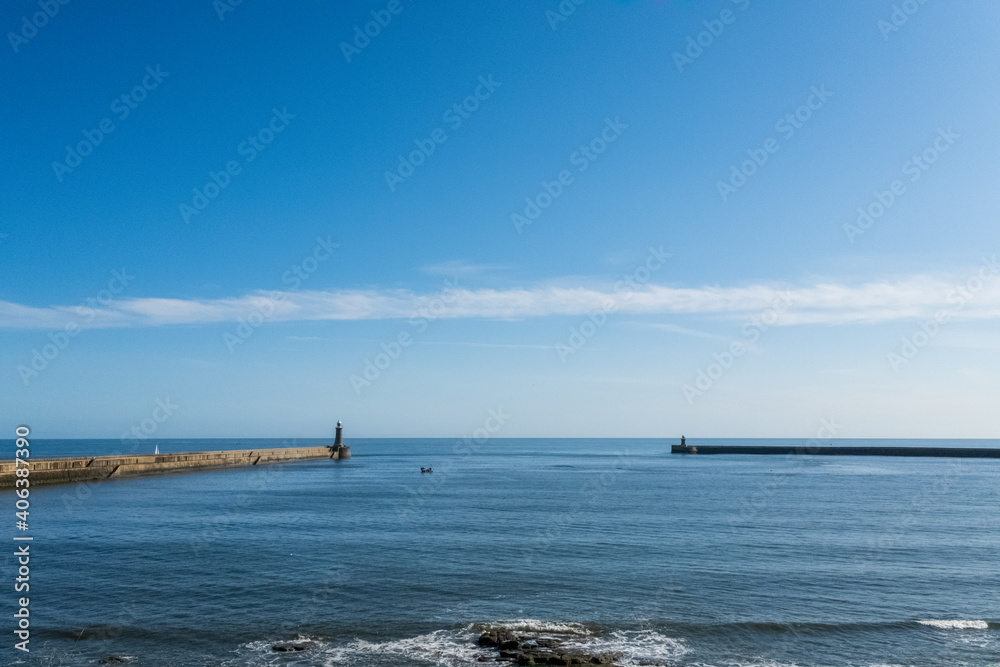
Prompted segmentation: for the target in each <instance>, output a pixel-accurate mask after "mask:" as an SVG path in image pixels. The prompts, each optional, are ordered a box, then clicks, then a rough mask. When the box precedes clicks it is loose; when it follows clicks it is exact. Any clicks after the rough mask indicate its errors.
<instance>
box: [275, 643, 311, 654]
mask: <svg viewBox="0 0 1000 667" xmlns="http://www.w3.org/2000/svg"><path fill="white" fill-rule="evenodd" d="M314 646H316V642H281V643H280V644H275V645H274V646H272V647H271V650H272V651H279V652H281V653H290V652H292V651H308V650H309V649H311V648H313V647H314Z"/></svg>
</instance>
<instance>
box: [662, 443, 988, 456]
mask: <svg viewBox="0 0 1000 667" xmlns="http://www.w3.org/2000/svg"><path fill="white" fill-rule="evenodd" d="M670 452H671V453H672V454H784V455H789V454H793V455H796V454H797V455H804V456H934V457H949V458H951V457H956V458H976V459H1000V449H985V448H976V447H833V446H821V447H773V446H766V447H757V446H754V445H671V447H670Z"/></svg>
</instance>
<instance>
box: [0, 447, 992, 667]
mask: <svg viewBox="0 0 1000 667" xmlns="http://www.w3.org/2000/svg"><path fill="white" fill-rule="evenodd" d="M832 442H833V443H834V444H839V445H884V446H919V445H926V446H937V447H940V446H962V447H998V446H1000V443H998V442H997V441H968V440H962V441H902V440H878V441H862V440H838V441H832ZM689 443H690V444H694V445H698V444H727V443H728V444H775V445H778V444H797V443H796V441H789V440H773V441H767V440H747V439H743V440H738V439H737V440H725V441H722V440H707V439H700V440H699V439H689ZM0 444H2V446H3V448H4V449H3V451H4V452H5V453H6V455H7V456H10V455H11V452H13V450H14V443H13V441H9V442H8V441H5V442H3V443H0ZM321 444H329V443H328V442H327V441H321V440H302V439H299V440H248V439H242V440H156V441H155V442H154V441H152V440H150V441H140V442H135V441H132V442H129V443H127V445H123V443H122V442H120V441H118V440H106V441H100V440H61V441H57V440H48V441H46V440H33V441H32V445H31V446H32V454H33V456H35V457H41V456H73V455H99V454H112V453H122V452H127V451H129V450H132V451H131V453H152V451H153V448H154V446H159V448H160V452H161V453H170V452H177V451H202V450H218V449H257V448H265V447H278V446H312V445H321ZM347 444H349V445H351V446H352V454H353V457H352V458H351V459H350V460H348V461H340V462H338V461H330V460H310V461H298V462H291V463H285V464H276V465H268V466H255V467H246V468H232V469H225V470H216V471H206V472H195V473H179V474H168V475H162V476H155V477H144V478H131V479H119V480H113V481H108V482H101V483H81V484H70V485H61V486H51V487H36V488H33V489H32V493H31V513H30V525H31V534H32V535H34V536H35V540H34V541H33V542H32V543H31V581H30V586H31V589H30V594H28V595H30V600H31V601H30V609H31V630H32V634H31V642H30V647H31V653H30V654H26V653H23V652H21V651H16V650H14V648H13V644H14V642H15V641H16V638H15V636H14V634H13V632H12V630H13V628H14V624H13V621H12V620H10V619H12V614H13V612H14V611H15V609H16V604H17V599H16V598H17V597H18V596H20V595H22V594H15V593H14V591H13V581H14V579H15V577H16V576H17V573H16V568H17V563H16V557H15V556H14V546H13V545H14V542H12V541H9V542H8V544H9V546H8V548H7V549H5V556H4V557H3V558H2V559H0V561H2V562H3V569H2V572H0V576H2V578H3V581H5V582H8V583H7V584H5V586H4V587H5V588H6V590H7V591H8V592H7V595H6V598H5V601H4V602H3V604H4V605H5V608H6V609H7V610H8V612H9V614H8V616H7V618H8V619H9V620H8V622H7V623H6V625H7V627H8V632H7V637H8V639H7V642H6V644H5V645H4V646H2V647H0V651H2V652H3V657H2V660H0V662H2V663H3V664H38V665H88V664H98V661H100V660H107V659H108V658H111V657H112V656H113V657H115V658H119V659H122V660H125V661H126V663H127V664H129V665H134V666H140V665H158V666H159V665H227V666H237V665H297V666H303V667H305V666H313V665H315V666H319V665H345V666H353V665H357V666H367V665H372V666H381V665H386V666H389V665H393V666H396V665H399V666H410V665H413V666H416V665H425V666H430V665H448V666H456V667H457V666H461V665H473V664H478V663H477V660H478V659H480V658H492V657H493V655H494V654H492V653H490V652H488V651H485V650H482V649H479V648H477V646H476V645H475V639H476V637H477V631H478V630H479V629H480V628H481V627H482V626H483V625H484V624H493V625H499V624H506V625H508V626H510V627H512V628H516V629H520V630H524V631H528V630H534V631H537V632H556V633H561V634H562V636H564V637H566V636H568V637H571V638H572V639H571V641H572V642H574V643H575V644H578V645H579V646H580V647H581V648H582V649H583V650H590V651H595V652H597V651H617V652H621V653H622V655H623V658H622V661H621V663H622V664H624V665H676V666H691V667H694V666H698V667H703V666H733V667H735V666H740V665H754V666H759V667H765V666H767V667H780V666H786V665H787V666H791V665H798V666H806V665H852V666H854V665H857V666H876V665H880V666H885V665H920V666H923V665H927V666H930V665H934V666H940V665H978V666H986V665H991V664H1000V624H998V620H1000V512H998V511H997V505H998V503H997V501H998V494H1000V460H990V459H946V458H933V459H920V458H890V457H830V458H824V457H786V456H737V455H718V456H685V455H671V454H670V443H669V442H667V441H664V440H650V439H644V440H629V439H618V440H576V439H510V440H503V439H483V440H482V441H480V442H476V441H459V440H452V439H420V440H416V439H414V440H407V439H386V440H380V439H350V438H349V439H348V443H347ZM802 444H805V443H804V442H803V443H802ZM146 449H148V450H149V451H148V452H147V451H145V450H146ZM428 466H430V467H433V468H434V472H433V473H432V474H421V472H420V468H421V467H428ZM15 500H16V497H15V496H14V494H13V492H12V491H9V490H7V491H3V492H0V504H2V503H6V504H7V506H8V509H9V512H10V521H9V523H10V530H9V533H10V535H13V534H14V533H15V532H16V531H15V530H14V527H13V526H14V516H13V514H14V511H15V508H14V501H15ZM8 540H9V537H8ZM295 639H311V640H314V641H315V642H316V644H315V645H313V647H312V648H311V649H309V650H308V651H304V652H302V653H294V654H293V653H277V652H275V651H274V650H273V649H272V647H273V646H274V644H275V643H277V642H282V641H289V640H295ZM118 664H120V663H118Z"/></svg>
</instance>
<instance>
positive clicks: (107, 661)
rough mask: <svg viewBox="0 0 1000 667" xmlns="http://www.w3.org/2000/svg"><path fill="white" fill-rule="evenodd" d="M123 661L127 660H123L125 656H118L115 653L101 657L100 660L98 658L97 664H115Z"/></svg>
mask: <svg viewBox="0 0 1000 667" xmlns="http://www.w3.org/2000/svg"><path fill="white" fill-rule="evenodd" d="M124 662H128V661H127V660H125V658H119V657H118V656H117V655H109V656H108V657H106V658H102V659H101V660H99V661H98V664H101V665H117V664H121V663H124Z"/></svg>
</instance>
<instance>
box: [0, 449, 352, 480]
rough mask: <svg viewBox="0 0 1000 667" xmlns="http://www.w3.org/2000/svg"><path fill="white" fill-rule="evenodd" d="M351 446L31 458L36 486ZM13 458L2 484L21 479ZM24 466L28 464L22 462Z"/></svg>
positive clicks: (336, 452) (333, 453) (1, 473)
mask: <svg viewBox="0 0 1000 667" xmlns="http://www.w3.org/2000/svg"><path fill="white" fill-rule="evenodd" d="M350 451H351V450H350V447H287V448H277V449H235V450H230V451H220V452H188V453H183V454H144V455H140V456H73V457H67V458H52V459H29V470H30V471H31V472H30V476H29V479H30V481H31V485H32V486H37V485H39V484H68V483H71V482H87V481H100V480H105V479H110V478H117V477H135V476H139V475H160V474H164V473H171V472H192V471H196V470H209V469H212V468H231V467H235V466H255V465H260V464H265V463H279V462H282V461H296V460H303V459H347V458H350V455H351V454H350ZM15 466H16V463H15V461H14V460H13V459H10V460H5V461H0V488H3V487H13V486H14V484H15V480H16V479H18V476H17V473H16V468H15ZM21 469H22V470H24V466H23V465H22V466H21Z"/></svg>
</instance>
